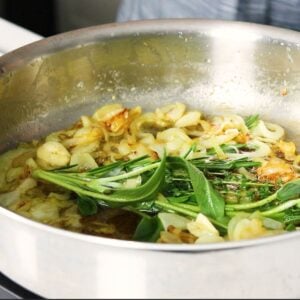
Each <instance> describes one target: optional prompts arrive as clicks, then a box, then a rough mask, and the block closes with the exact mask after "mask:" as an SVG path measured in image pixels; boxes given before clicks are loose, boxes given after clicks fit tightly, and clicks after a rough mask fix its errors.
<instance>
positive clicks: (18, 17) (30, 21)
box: [0, 0, 300, 39]
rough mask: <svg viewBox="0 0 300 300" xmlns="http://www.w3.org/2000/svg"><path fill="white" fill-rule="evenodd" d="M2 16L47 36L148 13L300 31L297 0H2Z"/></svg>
mask: <svg viewBox="0 0 300 300" xmlns="http://www.w3.org/2000/svg"><path fill="white" fill-rule="evenodd" d="M119 8H120V9H119ZM0 18H2V19H6V20H8V21H11V22H12V23H14V24H17V25H20V26H21V27H23V28H26V29H29V30H31V31H33V32H35V33H37V34H39V35H41V36H45V37H47V36H50V35H54V34H57V33H60V32H65V31H69V30H73V29H77V28H82V27H87V26H91V25H98V24H104V23H111V22H115V21H127V20H135V19H152V18H205V19H224V20H239V21H247V22H254V23H261V24H269V25H274V26H279V27H285V28H290V29H294V30H300V0H209V1H206V0H23V1H22V0H0ZM0 29H1V27H0ZM2 33H4V34H5V32H2ZM0 39H1V35H0Z"/></svg>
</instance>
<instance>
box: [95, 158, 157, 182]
mask: <svg viewBox="0 0 300 300" xmlns="http://www.w3.org/2000/svg"><path fill="white" fill-rule="evenodd" d="M159 165H160V162H157V163H153V164H151V165H147V166H145V167H142V168H138V169H136V170H133V171H131V172H128V173H124V174H120V175H116V176H111V177H105V178H99V179H94V180H97V182H98V183H99V184H103V183H106V182H110V181H118V180H122V179H127V178H130V177H134V176H138V175H140V174H142V173H144V172H147V171H150V170H152V169H155V168H158V167H159Z"/></svg>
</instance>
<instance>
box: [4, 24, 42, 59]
mask: <svg viewBox="0 0 300 300" xmlns="http://www.w3.org/2000/svg"><path fill="white" fill-rule="evenodd" d="M0 31H1V36H0V55H2V54H4V53H7V52H10V51H12V50H14V49H16V48H19V47H21V46H24V45H26V44H29V43H32V42H35V41H38V40H40V39H42V38H43V37H42V36H40V35H38V34H36V33H34V32H32V31H29V30H27V29H25V28H22V27H21V26H18V25H16V24H14V23H11V22H9V21H7V20H4V19H2V18H0Z"/></svg>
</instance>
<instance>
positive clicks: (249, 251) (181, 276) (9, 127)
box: [0, 20, 300, 298]
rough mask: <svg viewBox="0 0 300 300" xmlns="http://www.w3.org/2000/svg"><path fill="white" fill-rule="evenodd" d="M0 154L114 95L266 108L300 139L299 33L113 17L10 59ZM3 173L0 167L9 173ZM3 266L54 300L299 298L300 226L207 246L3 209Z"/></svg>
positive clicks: (4, 75)
mask: <svg viewBox="0 0 300 300" xmlns="http://www.w3.org/2000/svg"><path fill="white" fill-rule="evenodd" d="M0 73H1V76H0V126H1V132H0V141H1V143H0V151H1V152H2V151H5V150H6V149H8V148H10V147H12V146H14V145H15V144H16V143H17V142H19V141H28V140H31V139H33V138H37V137H40V136H42V135H45V134H47V133H49V132H51V131H53V130H56V129H59V128H63V127H65V126H68V125H69V124H71V123H72V122H73V121H75V120H76V119H77V118H78V117H79V116H80V115H82V114H88V113H91V112H93V110H94V109H96V108H97V107H99V106H101V105H102V104H103V103H107V102H123V103H124V104H125V105H128V106H134V105H136V104H140V105H142V106H143V107H144V108H145V109H153V108H155V107H157V106H161V105H162V104H165V103H169V102H172V101H182V102H185V103H187V104H188V105H189V106H190V107H197V108H199V109H201V110H202V111H203V112H204V113H206V114H210V113H214V114H217V113H224V112H229V111H230V112H236V113H239V114H242V115H246V114H249V113H260V114H261V115H262V117H263V118H265V119H267V120H271V121H273V122H277V123H279V124H280V125H282V126H283V127H285V129H286V130H287V132H288V135H289V137H290V138H292V139H293V140H296V142H297V143H298V145H300V137H299V134H298V132H299V130H298V128H299V117H300V97H299V96H300V33H297V32H293V31H289V30H284V29H279V28H274V27H268V26H262V25H253V24H247V23H235V22H222V21H199V20H168V21H167V20H161V21H142V22H131V23H124V24H119V25H117V24H110V25H105V26H99V27H91V28H87V29H82V30H79V31H73V32H69V33H65V34H62V35H58V36H54V37H51V38H49V39H44V40H42V41H39V42H37V43H34V44H31V45H29V46H25V47H23V48H20V49H18V50H16V51H14V52H11V53H9V54H7V55H4V56H3V57H1V58H0ZM0 171H1V170H0ZM0 228H1V230H0V270H1V271H2V272H3V273H4V274H5V275H7V276H9V277H10V278H12V279H13V280H15V281H16V282H18V283H19V284H21V285H23V286H24V287H26V288H28V289H30V290H32V291H33V292H35V293H38V294H40V295H42V296H44V297H48V298H52V297H67V298H80V297H92V298H105V297H108V298H116V297H121V298H132V297H135V298H161V297H175V298H191V297H192V298H197V297H203V298H205V297H206V298H207V297H223V298H225V297H241V298H245V297H264V298H266V297H272V298H274V297H289V298H291V297H292V298H296V297H299V296H300V290H299V287H298V286H299V282H300V271H299V270H300V261H299V259H298V252H299V250H300V234H299V233H298V232H294V233H290V234H286V235H283V236H277V237H272V238H265V239H258V240H251V241H245V242H239V243H224V244H218V245H203V246H195V245H192V246H185V245H184V246H178V245H158V244H142V243H136V242H126V241H118V240H111V239H104V238H97V237H91V236H87V235H81V234H75V233H70V232H66V231H63V230H58V229H54V228H51V227H48V226H45V225H42V224H38V223H35V222H32V221H30V220H27V219H24V218H23V217H20V216H18V215H15V214H13V213H11V212H9V211H7V210H5V209H2V208H0Z"/></svg>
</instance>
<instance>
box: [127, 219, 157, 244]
mask: <svg viewBox="0 0 300 300" xmlns="http://www.w3.org/2000/svg"><path fill="white" fill-rule="evenodd" d="M162 230H163V226H162V224H161V221H160V220H159V218H158V217H157V216H155V217H152V218H151V217H148V216H145V217H143V218H142V220H141V221H140V223H139V224H138V226H137V228H136V230H135V233H134V235H133V240H135V241H140V242H156V241H157V240H158V238H159V236H160V232H161V231H162Z"/></svg>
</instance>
